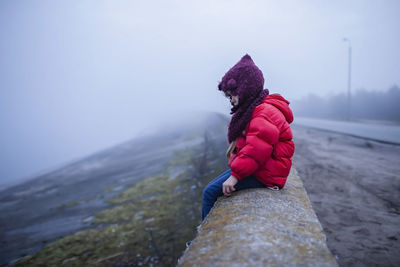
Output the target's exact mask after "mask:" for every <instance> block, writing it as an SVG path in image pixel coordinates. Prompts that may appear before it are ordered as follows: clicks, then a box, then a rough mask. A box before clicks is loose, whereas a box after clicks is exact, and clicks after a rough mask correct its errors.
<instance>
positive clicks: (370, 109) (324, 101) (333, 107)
mask: <svg viewBox="0 0 400 267" xmlns="http://www.w3.org/2000/svg"><path fill="white" fill-rule="evenodd" d="M291 106H292V109H293V112H294V114H295V116H296V115H297V116H307V117H317V118H332V119H345V118H347V94H346V93H345V92H343V93H340V94H336V95H333V96H330V97H320V96H318V95H315V94H309V95H308V96H306V97H304V98H302V99H300V100H297V101H292V103H291ZM350 114H351V115H350V116H351V119H369V120H387V121H400V88H399V87H398V86H397V85H393V86H392V87H390V88H389V89H388V90H387V91H367V90H365V89H359V90H356V92H355V93H353V94H352V95H351V108H350Z"/></svg>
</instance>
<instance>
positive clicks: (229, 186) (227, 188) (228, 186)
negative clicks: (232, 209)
mask: <svg viewBox="0 0 400 267" xmlns="http://www.w3.org/2000/svg"><path fill="white" fill-rule="evenodd" d="M238 181H239V180H238V179H237V178H236V177H235V176H232V175H231V176H230V177H229V178H228V179H227V180H226V181H225V182H224V183H223V184H222V192H223V193H224V195H225V196H227V197H229V196H230V195H231V193H232V192H233V191H235V190H236V189H235V184H237V182H238Z"/></svg>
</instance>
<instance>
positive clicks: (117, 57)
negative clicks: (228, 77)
mask: <svg viewBox="0 0 400 267" xmlns="http://www.w3.org/2000/svg"><path fill="white" fill-rule="evenodd" d="M399 7H400V4H399V2H398V1H395V0H393V1H372V0H370V1H213V0H210V1H205V0H202V1H97V0H96V1H95V0H93V1H15V0H4V1H1V2H0V34H1V38H0V58H1V60H0V127H1V139H0V146H1V150H0V160H1V164H0V184H2V183H5V182H9V181H15V180H18V179H21V178H27V177H29V176H32V175H36V174H38V173H40V172H43V171H45V170H48V169H52V168H55V167H57V166H60V165H62V164H64V163H66V162H68V161H71V160H73V159H76V158H80V157H83V156H85V155H88V154H90V153H93V152H95V151H98V150H100V149H103V148H106V147H110V146H112V145H114V144H117V143H120V142H123V141H125V140H128V139H130V138H132V137H134V136H136V135H139V134H146V133H147V131H148V129H150V128H149V127H150V126H151V125H154V124H158V123H159V122H161V121H166V120H168V119H171V118H176V117H177V116H179V114H182V112H185V113H187V112H189V111H190V110H212V111H218V112H222V113H224V114H226V115H229V108H230V107H229V102H228V101H227V100H226V99H225V98H223V96H222V94H221V93H220V92H218V91H217V83H218V81H219V80H220V79H221V77H222V76H223V74H224V73H225V72H226V71H227V70H228V69H229V68H230V67H231V66H232V65H233V64H235V63H236V62H237V61H238V60H239V59H240V58H241V57H242V56H243V55H244V54H245V53H249V54H250V55H251V57H252V58H253V60H254V61H255V63H256V64H257V65H258V66H259V67H260V69H261V70H262V71H263V73H264V77H265V88H269V89H270V92H271V93H276V92H277V93H280V94H282V95H283V96H285V97H286V98H288V99H289V101H290V100H294V99H298V98H300V97H302V96H304V95H307V94H308V93H311V92H313V93H316V94H319V95H330V94H334V93H337V92H339V91H340V92H341V91H346V90H347V71H348V70H347V60H348V58H347V56H348V55H347V51H348V43H345V42H343V41H342V39H343V37H347V38H349V39H350V40H351V43H352V47H353V68H352V72H353V76H352V88H353V89H358V88H365V89H370V90H372V89H374V90H386V89H387V88H389V87H390V86H391V85H393V84H400V75H399V74H400V61H399V59H400V56H399V54H400V52H399V49H398V47H400V38H399V29H398V28H399V27H398V26H399V22H400V20H399V19H398V14H399V10H400V9H399Z"/></svg>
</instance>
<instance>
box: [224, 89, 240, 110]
mask: <svg viewBox="0 0 400 267" xmlns="http://www.w3.org/2000/svg"><path fill="white" fill-rule="evenodd" d="M225 95H226V96H227V97H229V99H230V101H231V105H232V106H237V105H238V104H239V96H238V95H234V96H233V95H232V94H231V92H230V91H226V93H225Z"/></svg>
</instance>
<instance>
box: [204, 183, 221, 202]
mask: <svg viewBox="0 0 400 267" xmlns="http://www.w3.org/2000/svg"><path fill="white" fill-rule="evenodd" d="M217 190H218V189H217V188H216V187H215V185H211V184H208V185H207V186H206V187H205V188H204V190H203V199H212V198H215V197H216V194H217Z"/></svg>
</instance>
